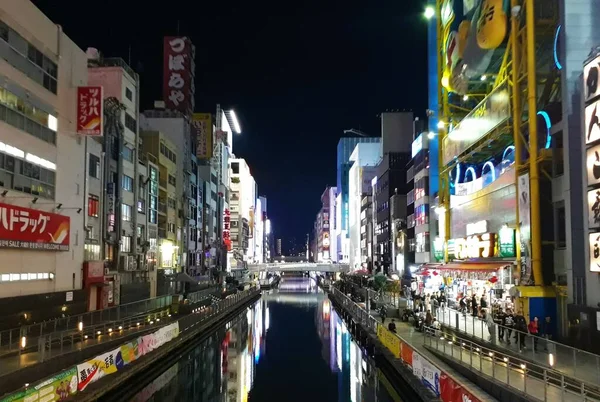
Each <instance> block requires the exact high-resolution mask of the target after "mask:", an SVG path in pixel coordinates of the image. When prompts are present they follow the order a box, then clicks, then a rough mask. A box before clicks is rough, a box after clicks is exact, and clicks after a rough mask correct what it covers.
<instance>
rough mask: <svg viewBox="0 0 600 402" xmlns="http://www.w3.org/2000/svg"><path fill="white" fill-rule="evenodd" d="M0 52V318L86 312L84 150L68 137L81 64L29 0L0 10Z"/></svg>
mask: <svg viewBox="0 0 600 402" xmlns="http://www.w3.org/2000/svg"><path fill="white" fill-rule="evenodd" d="M0 53H1V54H2V57H0V80H2V82H3V84H2V88H1V89H0V109H1V112H0V116H2V117H0V131H1V132H2V136H1V138H0V141H1V144H0V172H1V174H0V176H1V177H0V193H1V197H0V208H1V211H2V217H3V218H2V219H3V221H2V222H3V225H2V230H1V233H2V234H1V239H0V240H1V242H0V257H1V259H2V264H1V266H0V298H1V299H0V306H1V308H0V311H1V312H0V316H2V317H3V319H2V323H3V324H2V325H7V326H15V325H18V324H26V323H27V322H29V321H30V320H34V321H41V320H44V319H46V318H47V317H50V316H54V315H59V314H60V313H61V311H62V308H63V306H65V308H66V311H69V312H70V313H71V312H72V313H77V312H80V311H85V309H86V308H87V306H86V296H85V292H84V291H83V290H82V286H83V280H82V268H83V261H84V260H83V258H84V243H85V242H84V239H85V235H84V230H83V228H84V225H83V224H84V213H83V209H84V207H85V202H86V197H84V193H83V191H84V184H85V175H84V174H82V172H84V166H85V164H86V161H85V152H84V148H85V144H84V141H82V139H81V138H80V137H79V136H77V135H76V134H75V132H76V125H75V122H76V121H77V105H76V101H77V87H78V86H85V85H86V84H87V59H86V55H85V53H84V52H83V50H81V49H80V48H79V47H77V45H76V44H75V43H73V41H72V40H71V39H69V37H68V36H67V35H66V34H65V33H63V31H62V29H61V27H60V26H58V25H55V24H54V23H52V21H50V20H49V19H48V18H46V16H45V15H44V14H42V12H41V11H39V10H38V9H37V8H36V7H35V6H34V5H33V4H32V3H31V2H29V1H24V2H4V3H3V4H2V5H1V6H0ZM40 295H43V296H40ZM34 310H35V312H34Z"/></svg>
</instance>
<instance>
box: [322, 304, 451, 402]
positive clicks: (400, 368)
mask: <svg viewBox="0 0 600 402" xmlns="http://www.w3.org/2000/svg"><path fill="white" fill-rule="evenodd" d="M329 298H330V300H331V302H332V304H333V306H334V308H335V309H336V311H337V312H338V313H339V315H340V316H341V317H342V319H343V320H344V321H345V322H346V324H347V326H348V329H349V331H350V333H352V335H353V336H354V337H355V338H356V340H357V343H358V344H359V345H361V346H362V347H365V348H366V349H367V351H368V352H369V354H372V355H374V356H375V361H376V363H377V366H378V367H379V368H380V369H381V371H382V372H383V373H384V375H385V376H386V377H387V378H389V379H390V380H391V381H390V382H391V383H392V384H393V386H394V387H395V388H399V389H398V391H399V392H400V393H401V394H402V395H403V396H404V397H406V398H408V399H407V400H410V401H427V402H429V401H431V402H436V401H441V399H440V398H439V397H438V396H437V395H436V394H435V393H434V392H433V391H432V390H431V389H430V388H429V387H427V386H426V385H425V384H423V383H422V382H421V381H419V380H418V379H417V378H416V377H415V376H414V375H413V372H412V369H409V368H408V367H406V366H405V365H402V364H398V361H397V359H395V358H394V354H393V353H392V352H391V351H390V350H389V349H388V347H386V345H384V343H383V342H382V341H381V340H380V339H379V337H378V336H377V334H376V333H374V332H373V331H372V330H371V329H369V328H368V327H367V326H364V325H362V324H361V323H359V322H357V321H356V320H355V317H354V316H353V315H352V313H351V311H350V310H349V309H346V308H345V306H344V305H343V304H342V303H341V302H340V300H339V299H338V298H337V296H335V295H334V294H332V293H330V294H329Z"/></svg>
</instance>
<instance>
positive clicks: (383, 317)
mask: <svg viewBox="0 0 600 402" xmlns="http://www.w3.org/2000/svg"><path fill="white" fill-rule="evenodd" d="M386 310H387V309H386V308H385V306H381V309H380V310H379V316H380V317H381V323H382V324H385V318H386V316H387V311H386Z"/></svg>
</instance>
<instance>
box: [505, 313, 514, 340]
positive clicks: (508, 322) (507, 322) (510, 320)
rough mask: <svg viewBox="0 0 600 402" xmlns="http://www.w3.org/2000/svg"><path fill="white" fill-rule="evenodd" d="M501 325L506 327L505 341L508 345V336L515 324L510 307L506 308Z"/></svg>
mask: <svg viewBox="0 0 600 402" xmlns="http://www.w3.org/2000/svg"><path fill="white" fill-rule="evenodd" d="M502 325H504V326H505V327H506V343H508V344H509V345H510V336H511V335H512V332H513V328H514V326H515V316H514V315H513V313H512V310H511V309H507V310H506V314H505V315H504V319H503V322H502Z"/></svg>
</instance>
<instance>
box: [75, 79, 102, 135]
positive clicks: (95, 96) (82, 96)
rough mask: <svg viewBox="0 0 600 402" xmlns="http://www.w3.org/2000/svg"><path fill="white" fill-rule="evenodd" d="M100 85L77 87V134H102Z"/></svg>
mask: <svg viewBox="0 0 600 402" xmlns="http://www.w3.org/2000/svg"><path fill="white" fill-rule="evenodd" d="M103 99H104V97H103V91H102V87H78V88H77V134H82V135H92V136H102V119H103V114H104V111H103V105H104V102H103Z"/></svg>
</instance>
